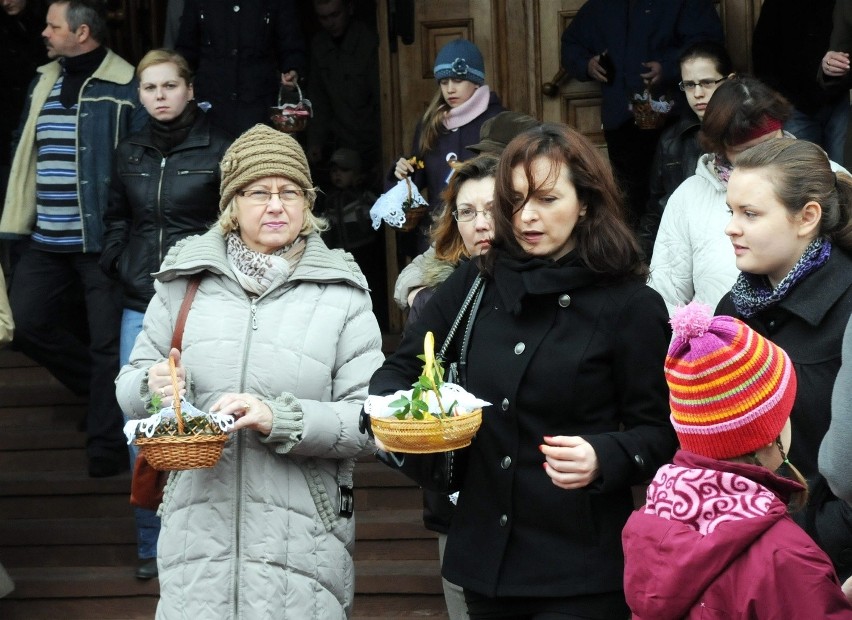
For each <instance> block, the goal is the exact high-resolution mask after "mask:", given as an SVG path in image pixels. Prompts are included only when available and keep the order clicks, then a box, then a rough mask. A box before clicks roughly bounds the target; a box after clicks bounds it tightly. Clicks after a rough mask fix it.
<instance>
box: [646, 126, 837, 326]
mask: <svg viewBox="0 0 852 620" xmlns="http://www.w3.org/2000/svg"><path fill="white" fill-rule="evenodd" d="M785 136H787V137H793V136H791V135H790V134H786V133H785ZM713 158H714V155H713V154H712V153H705V154H704V155H702V156H701V157H700V158H699V160H698V166H697V168H696V169H695V176H692V177H689V178H688V179H686V180H685V181H684V182H683V183H681V185H680V187H678V188H677V189H676V190H675V192H674V193H673V194H672V195H671V198H669V201H668V203H667V204H666V209H665V211H664V212H663V218H662V220H661V221H660V229H659V231H658V232H657V240H656V242H655V243H654V255H653V257H652V258H651V279H650V281H649V282H648V284H649V285H650V286H651V288H653V289H654V290H655V291H657V292H658V293H659V294H660V295H662V296H663V299H664V300H665V302H666V306H668V309H669V313H670V314H671V313H672V312H674V309H675V308H676V307H677V306H678V305H686V304H688V303H689V302H690V301H692V300H693V299H695V300H698V301H700V302H703V303H705V304H707V305H708V306H710V307H712V308H715V307H716V304H718V303H719V300H720V299H722V296H723V295H724V294H725V293H727V292H728V291H729V290H731V287H732V286H733V285H734V282H736V280H737V276H739V274H740V272H739V269H737V262H736V256H735V255H734V250H733V248H732V246H731V240H730V239H728V237H727V235H725V227H726V226H727V225H728V222H729V221H730V219H731V215H730V213H728V204H727V202H726V194H727V186H726V185H725V184H724V183H722V181H720V180H719V178H718V177H717V176H716V173H715V172H714V170H713ZM831 169H832V170H834V171H835V172H837V171H843V172H845V171H846V170H845V168H843V167H842V166H840V165H838V164H835V163H834V162H831Z"/></svg>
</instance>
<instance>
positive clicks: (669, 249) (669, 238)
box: [648, 179, 695, 315]
mask: <svg viewBox="0 0 852 620" xmlns="http://www.w3.org/2000/svg"><path fill="white" fill-rule="evenodd" d="M691 185H692V179H687V180H686V181H684V182H683V183H682V184H681V185H680V187H678V188H677V189H676V190H675V191H674V193H673V194H672V195H671V198H669V201H668V203H667V204H666V208H665V210H664V211H663V217H662V218H661V220H660V229H659V230H658V231H657V239H656V241H655V242H654V254H653V257H652V258H651V279H650V280H649V282H648V284H649V285H650V286H651V288H652V289H654V290H655V291H657V292H658V293H659V294H660V295H661V296H662V297H663V301H665V302H666V307H667V308H668V311H669V315H671V314H672V313H673V312H674V309H675V308H676V307H677V306H678V305H686V304H688V303H689V302H690V301H692V298H693V297H694V296H695V285H694V283H693V279H692V276H693V265H692V255H693V250H692V239H691V237H690V232H689V219H688V217H687V209H688V207H689V194H690V191H689V187H690V186H691Z"/></svg>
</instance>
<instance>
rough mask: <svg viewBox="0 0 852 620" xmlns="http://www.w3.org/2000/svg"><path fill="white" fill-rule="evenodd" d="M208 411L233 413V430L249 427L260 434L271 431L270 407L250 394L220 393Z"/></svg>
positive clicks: (266, 433)
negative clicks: (234, 419) (234, 420)
mask: <svg viewBox="0 0 852 620" xmlns="http://www.w3.org/2000/svg"><path fill="white" fill-rule="evenodd" d="M210 411H211V413H212V412H216V413H220V414H229V413H230V414H231V415H233V416H234V418H236V422H234V430H235V431H238V430H240V429H241V428H251V429H254V430H256V431H257V432H258V433H260V434H262V435H268V434H269V433H271V432H272V409H270V408H269V405H267V404H266V403H264V402H262V401H261V400H260V399H259V398H258V397H257V396H254V395H252V394H233V393H228V394H222V395H221V396H220V397H219V400H217V401H216V402H215V403H213V406H212V407H210Z"/></svg>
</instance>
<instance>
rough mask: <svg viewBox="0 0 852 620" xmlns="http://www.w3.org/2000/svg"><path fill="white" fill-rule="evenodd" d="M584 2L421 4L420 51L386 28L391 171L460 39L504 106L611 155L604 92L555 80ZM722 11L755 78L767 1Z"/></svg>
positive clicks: (383, 62)
mask: <svg viewBox="0 0 852 620" xmlns="http://www.w3.org/2000/svg"><path fill="white" fill-rule="evenodd" d="M400 1H402V0H400ZM585 1H586V0H414V33H415V36H414V42H413V44H411V45H403V44H402V43H401V42H399V41H396V42H394V41H390V40H389V38H388V31H387V29H386V28H382V27H380V29H379V30H380V35H381V47H380V71H381V83H382V118H383V121H384V122H383V124H382V146H383V153H384V159H385V163H386V165H387V166H388V168H389V167H390V165H391V163H392V162H393V161H395V160H396V159H397V158H398V157H400V156H401V155H410V153H409V151H410V150H411V142H412V138H413V134H414V126H415V124H416V122H417V119H418V118H419V117H420V116H421V115H422V114H423V111H424V110H425V108H426V106H427V104H428V102H429V100H430V98H431V97H432V95H433V94H434V93H435V89H436V84H435V80H434V78H433V77H432V63H433V61H434V59H435V55H436V53H437V51H438V50H439V49H440V47H441V46H442V45H443V44H444V43H446V42H447V41H449V40H450V39H454V38H458V37H464V38H467V39H470V40H471V41H473V42H474V43H476V45H477V46H478V47H479V49H480V50H482V55H483V57H484V58H485V71H486V81H487V83H488V85H489V86H490V87H491V88H492V89H493V90H495V91H496V92H497V93H498V94H499V95H500V98H501V99H502V101H503V104H504V106H506V107H507V108H508V109H510V110H515V111H518V112H524V113H526V114H529V115H531V116H534V117H536V118H539V119H541V120H544V121H550V122H562V123H566V124H568V125H571V126H573V127H576V128H577V129H578V130H580V131H581V132H582V133H583V134H585V135H586V136H587V137H588V138H589V139H591V140H592V142H593V143H595V144H597V145H599V146H600V148H602V149H604V148H605V144H604V139H603V130H602V128H601V113H600V87H599V86H598V84H597V83H596V82H592V81H588V82H580V81H579V80H575V79H571V78H570V76H562V77H561V79H560V80H558V81H557V82H556V83H554V77H560V76H559V70H560V44H561V36H562V32H563V31H564V30H565V28H566V27H567V26H568V24H570V23H571V20H572V19H573V18H574V16H575V15H576V14H577V11H579V9H580V7H581V6H582V5H583V4H584V3H585ZM395 2H396V0H380V1H379V2H378V15H377V23H378V24H380V25H382V24H387V23H388V17H389V10H390V9H389V5H391V6H392V5H394V3H395ZM716 4H717V9H718V11H719V15H720V17H721V19H722V25H723V27H724V30H725V39H726V45H727V47H728V50H729V52H730V53H731V56H732V58H733V60H734V65H735V66H736V67H737V69H738V70H739V71H748V70H749V68H750V66H751V33H752V30H753V29H754V24H755V23H756V21H757V17H758V15H759V13H760V6H761V4H762V0H716ZM394 44H396V45H394ZM394 47H395V48H396V49H395V50H394V49H393V48H394ZM387 238H388V243H387V258H388V289H389V291H391V292H392V290H393V284H394V282H395V281H396V277H397V275H398V273H399V266H398V265H397V264H396V245H395V238H394V235H393V234H392V233H391V234H388V235H387ZM391 297H392V296H389V298H391ZM390 305H391V329H392V331H398V329H399V328H400V326H401V316H400V314H399V312H398V311H397V310H396V307H395V305H394V304H393V302H391V303H390Z"/></svg>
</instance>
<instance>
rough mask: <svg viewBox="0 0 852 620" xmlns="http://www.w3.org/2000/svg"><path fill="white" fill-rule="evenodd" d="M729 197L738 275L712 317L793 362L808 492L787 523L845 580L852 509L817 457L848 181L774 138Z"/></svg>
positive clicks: (845, 257) (850, 273) (833, 367)
mask: <svg viewBox="0 0 852 620" xmlns="http://www.w3.org/2000/svg"><path fill="white" fill-rule="evenodd" d="M727 200H728V208H729V211H730V213H731V217H730V221H729V223H728V225H727V227H726V228H725V234H726V235H727V236H728V237H729V238H730V240H731V243H732V245H733V247H732V253H733V254H734V255H735V260H736V265H737V268H738V269H739V270H740V272H741V273H740V275H739V277H738V279H737V281H736V283H735V284H734V286H733V288H732V289H731V291H730V292H729V293H728V294H727V295H725V297H724V298H723V299H722V301H721V302H720V303H719V306H718V307H717V309H716V314H721V315H731V316H734V317H737V318H740V319H742V320H743V321H744V322H745V323H746V324H748V325H749V326H750V327H752V328H753V329H754V330H755V331H757V332H758V333H760V334H761V335H762V336H765V337H767V338H769V339H770V340H772V342H774V343H775V344H777V345H779V346H780V347H782V348H783V349H784V350H785V351H786V352H787V354H788V355H789V356H790V358H791V359H792V361H793V365H794V367H795V369H796V374H797V375H798V378H799V390H798V393H797V395H796V400H795V403H794V405H793V410H792V413H791V420H792V423H793V424H792V426H793V443H792V448H791V450H790V460H791V461H792V462H794V463H796V465H797V466H798V467H799V469H800V470H801V471H802V473H803V474H804V476H805V477H806V479H807V481H808V485H809V487H810V499H809V501H808V505H807V508H806V510H804V511H802V512H800V513H798V514H797V515H796V516H794V518H795V519H796V520H797V521H798V522H799V524H800V525H802V526H803V527H804V528H805V529H806V531H807V532H808V533H809V534H810V535H811V536H812V537H813V538H814V540H816V541H817V543H819V545H820V546H821V547H822V548H823V549H824V550H825V551H826V552H827V553H828V555H829V556H830V557H831V559H832V561H833V562H834V565H835V568H836V569H837V572H838V574H839V575H840V577H841V579H845V578H846V577H848V576H849V575H850V574H852V508H850V506H849V505H848V504H846V503H845V502H842V501H840V500H838V499H837V498H836V497H835V496H834V494H833V493H832V492H831V490H830V489H829V488H828V485H827V484H826V482H825V480H824V478H823V477H822V476H821V475H820V474H819V471H818V468H817V456H818V453H819V447H820V442H821V441H822V438H823V436H824V435H825V433H826V431H827V430H828V426H829V423H830V421H831V391H832V387H833V385H834V380H835V378H836V376H837V372H838V370H839V368H840V361H841V344H842V341H843V333H844V330H845V328H846V324H847V323H848V321H849V317H850V314H851V313H852V224H850V212H851V211H852V177H850V176H849V175H848V174H846V173H844V172H837V173H835V172H834V171H832V169H831V165H830V162H829V159H828V156H827V155H826V154H825V152H824V151H823V150H822V149H821V148H820V147H819V146H816V145H815V144H813V143H811V142H806V141H805V140H796V139H793V138H778V139H775V140H770V141H768V142H764V143H762V144H760V145H757V146H754V147H752V148H750V149H748V150H746V151H744V152H742V153H741V154H740V155H739V156H738V157H737V161H736V164H735V167H734V170H733V172H732V173H731V177H730V180H729V182H728V192H727Z"/></svg>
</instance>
